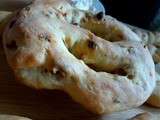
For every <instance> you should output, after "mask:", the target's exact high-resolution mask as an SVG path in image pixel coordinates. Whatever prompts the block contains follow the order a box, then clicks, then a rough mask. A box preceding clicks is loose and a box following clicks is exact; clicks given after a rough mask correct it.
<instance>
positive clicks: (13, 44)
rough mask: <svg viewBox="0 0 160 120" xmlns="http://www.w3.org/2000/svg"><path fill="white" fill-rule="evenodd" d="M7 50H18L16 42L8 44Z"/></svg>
mask: <svg viewBox="0 0 160 120" xmlns="http://www.w3.org/2000/svg"><path fill="white" fill-rule="evenodd" d="M6 47H7V49H10V50H16V49H17V48H18V46H17V44H16V42H15V41H14V40H12V41H11V42H10V43H8V44H6Z"/></svg>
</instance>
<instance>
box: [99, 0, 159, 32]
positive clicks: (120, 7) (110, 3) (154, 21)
mask: <svg viewBox="0 0 160 120" xmlns="http://www.w3.org/2000/svg"><path fill="white" fill-rule="evenodd" d="M100 1H101V2H102V3H103V5H104V7H105V9H106V14H109V15H112V16H113V17H115V18H117V19H118V20H120V21H123V22H125V23H128V24H131V25H135V26H138V27H141V28H145V29H150V30H159V28H160V9H159V8H160V0H100Z"/></svg>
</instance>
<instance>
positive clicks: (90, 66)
mask: <svg viewBox="0 0 160 120" xmlns="http://www.w3.org/2000/svg"><path fill="white" fill-rule="evenodd" d="M140 41H141V39H140V38H139V37H138V36H137V35H136V34H135V33H134V32H132V31H131V30H130V29H129V28H128V27H126V26H125V25H123V24H122V23H120V22H118V21H117V20H116V19H114V18H112V17H110V16H103V14H102V13H98V14H97V15H93V14H91V13H89V12H87V11H82V10H79V9H77V8H74V7H73V6H72V5H70V4H69V3H68V2H67V0H38V1H34V2H33V3H32V4H31V5H29V6H27V7H25V8H23V9H22V10H19V11H17V12H15V13H14V17H12V19H10V21H9V23H8V25H7V26H6V28H5V30H4V32H3V46H4V50H5V54H6V57H7V60H8V63H9V65H10V66H11V68H12V69H13V71H14V73H15V76H16V78H17V79H18V80H19V81H20V82H22V83H24V84H26V85H28V86H30V87H33V88H36V89H51V90H54V89H57V90H62V91H65V92H66V93H68V94H69V95H70V96H71V97H72V98H73V100H75V101H76V102H77V103H80V104H81V105H83V106H84V107H85V108H87V109H88V110H90V111H92V112H94V113H97V114H103V113H112V112H115V111H122V110H128V109H130V108H133V107H137V106H140V105H142V104H143V103H144V102H145V101H146V100H147V99H148V97H149V96H150V95H151V93H152V91H153V89H154V87H155V81H156V79H155V65H154V62H153V59H152V56H151V54H150V52H149V50H148V48H147V47H146V46H144V45H143V44H141V43H140Z"/></svg>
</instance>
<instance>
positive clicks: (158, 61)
mask: <svg viewBox="0 0 160 120" xmlns="http://www.w3.org/2000/svg"><path fill="white" fill-rule="evenodd" d="M128 26H129V27H130V28H131V30H132V31H133V32H135V33H136V34H137V35H138V36H139V37H140V38H141V40H142V42H143V44H145V45H146V46H148V48H149V51H150V53H151V55H152V57H153V60H154V63H155V65H156V79H157V82H156V88H155V90H154V91H153V93H152V95H151V96H150V98H149V99H148V101H147V103H149V104H150V105H152V106H155V107H160V32H151V31H147V30H143V29H140V28H137V27H134V26H130V25H128Z"/></svg>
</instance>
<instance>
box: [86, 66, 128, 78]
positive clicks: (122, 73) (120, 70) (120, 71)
mask: <svg viewBox="0 0 160 120" xmlns="http://www.w3.org/2000/svg"><path fill="white" fill-rule="evenodd" d="M86 65H87V66H88V67H89V68H91V69H93V70H95V71H96V72H107V73H111V74H117V75H120V76H127V74H128V73H127V71H126V70H125V69H123V68H117V69H114V70H112V71H107V70H103V69H101V68H98V67H96V66H95V65H94V64H86Z"/></svg>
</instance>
